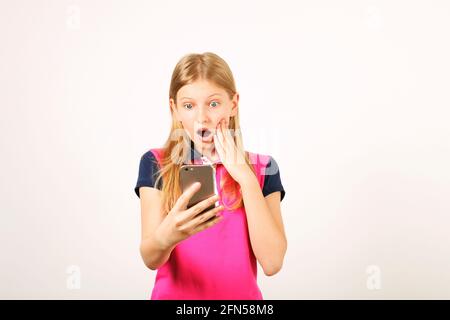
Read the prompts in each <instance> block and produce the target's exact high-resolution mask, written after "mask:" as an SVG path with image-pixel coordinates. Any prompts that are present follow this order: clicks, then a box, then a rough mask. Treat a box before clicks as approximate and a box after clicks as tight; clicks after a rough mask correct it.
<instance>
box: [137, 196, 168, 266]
mask: <svg viewBox="0 0 450 320" xmlns="http://www.w3.org/2000/svg"><path fill="white" fill-rule="evenodd" d="M139 192H140V198H141V230H142V236H141V245H140V253H141V256H142V260H144V263H145V265H146V266H147V267H148V268H149V269H151V270H156V269H158V268H159V267H160V266H162V265H163V264H164V263H166V261H167V260H168V259H169V257H170V254H171V252H172V250H173V249H174V248H175V246H168V245H166V244H164V243H163V242H162V238H161V237H160V236H158V227H159V225H160V224H161V222H162V220H163V219H164V214H163V212H162V192H161V191H160V190H157V189H155V188H150V187H140V188H139Z"/></svg>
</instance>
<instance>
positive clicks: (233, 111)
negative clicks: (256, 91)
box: [231, 92, 239, 117]
mask: <svg viewBox="0 0 450 320" xmlns="http://www.w3.org/2000/svg"><path fill="white" fill-rule="evenodd" d="M238 106H239V93H237V92H236V93H235V94H234V96H233V99H232V100H231V116H232V117H235V116H236V115H237V112H238Z"/></svg>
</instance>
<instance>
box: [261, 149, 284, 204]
mask: <svg viewBox="0 0 450 320" xmlns="http://www.w3.org/2000/svg"><path fill="white" fill-rule="evenodd" d="M275 191H280V193H281V194H280V195H281V198H280V199H281V200H283V198H284V195H285V194H286V192H285V191H284V188H283V184H282V183H281V175H280V168H279V167H278V163H277V162H276V161H275V159H274V158H272V157H270V160H269V163H268V164H267V167H266V171H265V176H264V187H263V190H262V193H263V195H264V197H265V196H267V195H269V194H271V193H272V192H275ZM281 200H280V201H281Z"/></svg>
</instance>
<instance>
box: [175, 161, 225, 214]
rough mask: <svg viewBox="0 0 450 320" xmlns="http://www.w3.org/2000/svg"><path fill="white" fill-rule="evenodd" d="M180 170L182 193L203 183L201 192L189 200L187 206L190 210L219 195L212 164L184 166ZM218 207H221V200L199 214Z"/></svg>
mask: <svg viewBox="0 0 450 320" xmlns="http://www.w3.org/2000/svg"><path fill="white" fill-rule="evenodd" d="M179 170H180V171H179V173H180V183H181V189H182V192H184V191H185V190H186V189H187V188H189V187H190V186H191V185H193V184H194V183H195V182H200V183H201V187H200V190H198V191H197V192H196V193H195V194H194V195H193V196H192V198H191V199H190V200H189V203H188V205H187V207H188V208H190V207H192V206H194V205H196V204H197V203H199V202H201V201H203V200H205V199H207V198H209V197H212V196H213V195H216V194H217V187H216V169H215V167H214V166H212V165H210V164H184V165H181V166H180V169H179ZM217 206H219V200H217V201H216V202H215V203H214V204H212V205H210V206H209V207H208V208H206V209H205V210H204V211H202V212H201V213H199V214H202V213H204V212H206V211H208V210H211V209H214V208H215V207H217Z"/></svg>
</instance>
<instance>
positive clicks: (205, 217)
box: [186, 206, 224, 230]
mask: <svg viewBox="0 0 450 320" xmlns="http://www.w3.org/2000/svg"><path fill="white" fill-rule="evenodd" d="M223 209H224V206H218V207H216V208H214V209H211V210H209V211H207V212H205V213H202V214H200V215H199V216H198V217H196V218H194V219H192V220H191V221H189V222H188V223H187V224H186V229H187V230H190V229H191V228H192V229H195V228H197V227H198V226H200V225H201V224H203V223H205V222H211V221H212V219H213V218H214V217H217V216H218V214H219V212H221V211H223Z"/></svg>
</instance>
